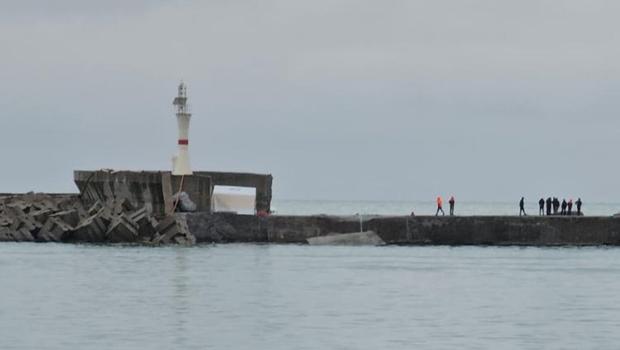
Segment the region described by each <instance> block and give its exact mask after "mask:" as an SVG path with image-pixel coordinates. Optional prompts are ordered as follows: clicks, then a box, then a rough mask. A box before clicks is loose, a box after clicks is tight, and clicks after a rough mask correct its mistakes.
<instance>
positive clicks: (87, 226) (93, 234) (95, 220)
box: [68, 215, 108, 243]
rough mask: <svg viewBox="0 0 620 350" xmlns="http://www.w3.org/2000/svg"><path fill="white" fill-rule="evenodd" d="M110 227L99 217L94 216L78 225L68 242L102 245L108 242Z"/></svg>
mask: <svg viewBox="0 0 620 350" xmlns="http://www.w3.org/2000/svg"><path fill="white" fill-rule="evenodd" d="M107 231H108V226H107V225H106V223H105V221H104V220H103V219H102V218H101V217H100V216H98V215H93V216H91V217H89V218H87V219H85V220H83V221H82V222H80V223H79V224H78V226H77V227H76V228H75V230H74V231H73V232H72V233H71V234H70V235H69V236H68V240H70V241H76V242H89V243H102V242H105V241H106V232H107Z"/></svg>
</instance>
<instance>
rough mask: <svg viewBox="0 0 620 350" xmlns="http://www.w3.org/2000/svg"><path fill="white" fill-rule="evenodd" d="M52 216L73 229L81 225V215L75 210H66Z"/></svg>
mask: <svg viewBox="0 0 620 350" xmlns="http://www.w3.org/2000/svg"><path fill="white" fill-rule="evenodd" d="M50 216H51V217H53V218H58V219H60V220H62V221H64V222H65V223H66V224H68V225H70V226H72V227H75V226H77V225H78V224H79V223H80V215H79V214H78V211H77V210H75V209H70V210H64V211H61V212H58V213H55V214H52V215H50Z"/></svg>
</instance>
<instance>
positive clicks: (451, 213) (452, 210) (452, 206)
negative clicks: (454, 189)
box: [448, 196, 456, 216]
mask: <svg viewBox="0 0 620 350" xmlns="http://www.w3.org/2000/svg"><path fill="white" fill-rule="evenodd" d="M448 203H449V204H450V216H454V203H456V201H455V200H454V196H451V197H450V200H449V201H448Z"/></svg>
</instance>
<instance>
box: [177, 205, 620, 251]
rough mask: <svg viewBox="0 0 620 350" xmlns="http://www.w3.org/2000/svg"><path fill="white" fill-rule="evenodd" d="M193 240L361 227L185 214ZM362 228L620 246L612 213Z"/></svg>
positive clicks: (322, 219)
mask: <svg viewBox="0 0 620 350" xmlns="http://www.w3.org/2000/svg"><path fill="white" fill-rule="evenodd" d="M184 215H185V217H186V220H187V223H188V227H189V230H190V231H191V232H192V233H193V234H194V236H196V239H197V241H198V242H275V243H301V244H305V243H306V242H307V240H308V239H309V238H312V237H317V236H325V235H328V234H330V233H350V232H357V231H360V223H359V218H358V217H336V216H271V217H267V218H258V217H255V216H248V215H223V214H213V215H208V214H203V213H188V214H184ZM362 226H363V227H362V229H363V230H364V231H374V232H376V233H377V235H378V236H379V237H380V238H381V239H382V240H383V241H384V242H385V243H386V244H416V245H425V244H428V245H537V246H552V245H620V218H613V217H523V218H521V217H496V216H495V217H494V216H484V217H410V216H399V217H372V218H368V219H365V220H364V222H363V225H362Z"/></svg>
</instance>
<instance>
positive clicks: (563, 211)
mask: <svg viewBox="0 0 620 350" xmlns="http://www.w3.org/2000/svg"><path fill="white" fill-rule="evenodd" d="M567 206H568V203H566V199H562V211H561V212H560V214H561V215H566V207H567Z"/></svg>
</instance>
